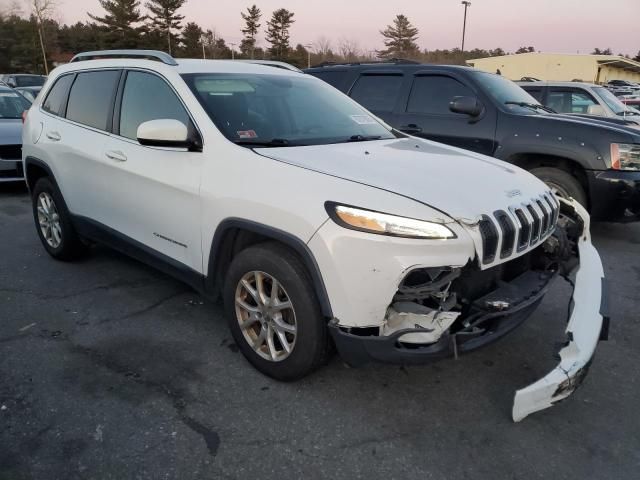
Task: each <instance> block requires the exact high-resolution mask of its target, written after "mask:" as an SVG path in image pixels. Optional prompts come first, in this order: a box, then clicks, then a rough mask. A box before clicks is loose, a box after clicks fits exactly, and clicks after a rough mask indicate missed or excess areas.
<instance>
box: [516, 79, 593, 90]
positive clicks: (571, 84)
mask: <svg viewBox="0 0 640 480" xmlns="http://www.w3.org/2000/svg"><path fill="white" fill-rule="evenodd" d="M516 83H517V84H518V85H520V86H521V87H526V86H528V85H535V86H539V87H582V88H594V87H599V86H600V85H596V84H595V83H587V82H547V81H544V80H541V81H539V82H516Z"/></svg>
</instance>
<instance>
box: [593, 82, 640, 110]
mask: <svg viewBox="0 0 640 480" xmlns="http://www.w3.org/2000/svg"><path fill="white" fill-rule="evenodd" d="M593 91H594V92H596V95H598V96H599V97H600V98H601V99H602V101H603V102H604V103H606V104H607V105H608V107H609V108H610V109H611V110H612V111H613V113H615V114H616V115H638V114H640V112H637V111H635V110H633V109H631V108H629V107H627V106H626V105H625V104H624V103H622V102H621V101H620V100H618V97H616V96H615V95H614V94H613V93H611V92H610V91H609V90H607V89H606V88H604V87H594V88H593Z"/></svg>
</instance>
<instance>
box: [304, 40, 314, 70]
mask: <svg viewBox="0 0 640 480" xmlns="http://www.w3.org/2000/svg"><path fill="white" fill-rule="evenodd" d="M304 48H306V49H307V68H311V49H312V48H313V45H312V44H308V45H305V46H304Z"/></svg>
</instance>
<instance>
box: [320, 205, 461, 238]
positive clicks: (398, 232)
mask: <svg viewBox="0 0 640 480" xmlns="http://www.w3.org/2000/svg"><path fill="white" fill-rule="evenodd" d="M326 208H327V212H328V213H329V216H330V217H331V218H332V219H333V221H334V222H336V223H337V224H338V225H340V226H342V227H345V228H350V229H352V230H359V231H361V232H368V233H375V234H378V235H391V236H393V237H404V238H428V239H432V240H445V239H447V238H456V234H455V233H453V232H452V231H451V230H449V229H448V228H447V227H445V226H444V225H441V224H439V223H433V222H425V221H424V220H415V219H413V218H406V217H398V216H396V215H389V214H387V213H380V212H374V211H372V210H364V209H362V208H356V207H350V206H348V205H339V204H336V203H332V202H327V204H326Z"/></svg>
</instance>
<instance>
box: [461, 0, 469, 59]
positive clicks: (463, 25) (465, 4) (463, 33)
mask: <svg viewBox="0 0 640 480" xmlns="http://www.w3.org/2000/svg"><path fill="white" fill-rule="evenodd" d="M460 3H461V5H464V22H463V23H462V52H463V53H464V35H465V33H467V8H469V7H470V6H471V2H469V1H467V0H464V1H462V2H460Z"/></svg>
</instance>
